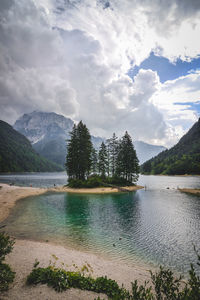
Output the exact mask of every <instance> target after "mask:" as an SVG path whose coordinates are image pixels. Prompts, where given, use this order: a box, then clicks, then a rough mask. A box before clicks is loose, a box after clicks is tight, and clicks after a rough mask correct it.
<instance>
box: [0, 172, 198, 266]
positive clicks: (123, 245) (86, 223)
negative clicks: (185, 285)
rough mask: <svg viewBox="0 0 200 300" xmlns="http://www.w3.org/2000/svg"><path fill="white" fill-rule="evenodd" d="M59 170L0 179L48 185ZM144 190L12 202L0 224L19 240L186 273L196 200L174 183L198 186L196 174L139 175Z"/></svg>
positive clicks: (194, 239)
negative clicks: (52, 244) (9, 212)
mask: <svg viewBox="0 0 200 300" xmlns="http://www.w3.org/2000/svg"><path fill="white" fill-rule="evenodd" d="M66 181H67V177H66V174H65V173H64V172H63V173H38V174H36V173H35V174H34V173H33V174H21V175H19V174H8V175H0V182H7V183H9V182H15V184H16V185H24V186H26V185H28V186H29V185H30V184H31V185H32V186H43V187H49V186H52V185H54V184H56V185H61V184H65V183H66ZM138 184H140V185H143V186H145V187H146V189H143V190H139V191H137V192H135V193H119V194H106V195H97V194H95V195H92V194H82V195H81V194H70V193H48V194H45V195H40V196H37V197H29V199H28V201H27V199H22V200H20V201H18V202H17V205H16V206H15V207H14V208H13V210H12V212H11V214H10V216H9V217H8V218H7V220H5V221H4V222H3V223H1V225H6V231H7V232H8V233H9V234H12V235H14V236H15V237H18V238H25V239H33V240H40V241H46V240H48V241H49V242H53V243H57V244H60V245H64V246H70V247H75V248H79V249H81V250H83V251H88V252H93V253H97V254H99V255H104V256H108V257H112V258H114V259H117V260H121V261H126V262H128V263H132V264H135V263H141V264H143V263H148V264H150V265H153V266H158V265H159V264H162V265H164V266H166V267H170V268H172V269H174V270H176V271H181V272H186V271H187V270H188V269H189V267H190V262H193V263H195V262H196V255H195V253H194V250H193V245H196V247H197V248H198V249H199V248H200V238H199V237H200V198H199V197H197V196H192V195H188V194H185V193H181V192H179V191H178V190H177V187H180V188H181V187H188V188H200V177H198V176H188V177H182V176H140V178H139V181H138Z"/></svg>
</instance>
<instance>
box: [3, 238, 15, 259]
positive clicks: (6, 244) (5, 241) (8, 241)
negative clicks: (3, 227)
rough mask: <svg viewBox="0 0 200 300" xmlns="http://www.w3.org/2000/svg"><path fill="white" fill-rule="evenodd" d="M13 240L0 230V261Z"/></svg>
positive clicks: (10, 248) (10, 249)
mask: <svg viewBox="0 0 200 300" xmlns="http://www.w3.org/2000/svg"><path fill="white" fill-rule="evenodd" d="M13 245H14V240H13V239H11V238H10V237H9V236H8V235H7V234H5V233H4V232H0V263H1V262H2V261H3V260H4V259H5V256H6V255H7V254H8V253H10V252H11V251H12V249H13Z"/></svg>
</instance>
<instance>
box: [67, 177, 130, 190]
mask: <svg viewBox="0 0 200 300" xmlns="http://www.w3.org/2000/svg"><path fill="white" fill-rule="evenodd" d="M112 185H114V186H115V185H116V186H128V185H133V183H132V182H130V181H127V180H126V179H124V178H121V177H101V176H99V175H92V176H90V177H88V178H87V179H86V180H80V179H69V182H68V187H71V188H95V187H106V186H112Z"/></svg>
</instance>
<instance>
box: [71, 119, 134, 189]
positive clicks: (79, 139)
mask: <svg viewBox="0 0 200 300" xmlns="http://www.w3.org/2000/svg"><path fill="white" fill-rule="evenodd" d="M66 171H67V174H68V186H70V187H73V188H78V187H100V186H109V185H119V186H120V185H121V186H122V185H133V184H135V182H136V181H137V179H138V174H139V161H138V158H137V155H136V151H135V149H134V146H133V143H132V139H131V137H130V135H129V134H128V132H127V131H126V132H125V134H124V136H123V137H122V138H121V139H118V138H117V136H116V135H115V133H113V136H112V138H110V139H107V140H106V142H105V143H104V142H102V144H101V146H100V149H99V151H97V150H96V149H95V148H94V147H93V145H92V142H91V135H90V132H89V130H88V128H87V127H86V125H85V124H83V122H82V121H80V122H79V124H78V125H74V127H73V129H72V131H71V132H70V139H69V140H68V142H67V156H66Z"/></svg>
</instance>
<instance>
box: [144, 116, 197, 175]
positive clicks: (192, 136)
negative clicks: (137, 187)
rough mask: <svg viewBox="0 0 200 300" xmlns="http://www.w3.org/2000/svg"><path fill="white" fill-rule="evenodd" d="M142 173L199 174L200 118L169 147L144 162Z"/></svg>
mask: <svg viewBox="0 0 200 300" xmlns="http://www.w3.org/2000/svg"><path fill="white" fill-rule="evenodd" d="M141 171H142V173H144V174H166V175H183V174H200V119H199V120H198V122H196V123H195V124H194V125H193V126H192V128H191V129H190V130H189V131H188V132H187V133H186V134H185V135H184V136H183V137H182V138H181V139H180V141H179V142H178V143H177V144H176V145H175V146H174V147H172V148H171V149H169V150H166V151H164V152H161V153H160V154H158V155H157V156H156V157H154V158H152V159H151V160H149V161H147V162H145V163H144V164H143V165H142V167H141Z"/></svg>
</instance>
